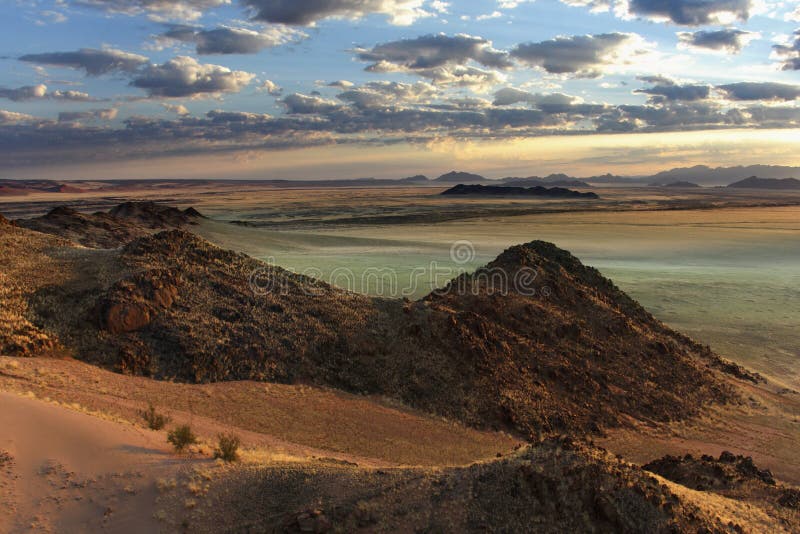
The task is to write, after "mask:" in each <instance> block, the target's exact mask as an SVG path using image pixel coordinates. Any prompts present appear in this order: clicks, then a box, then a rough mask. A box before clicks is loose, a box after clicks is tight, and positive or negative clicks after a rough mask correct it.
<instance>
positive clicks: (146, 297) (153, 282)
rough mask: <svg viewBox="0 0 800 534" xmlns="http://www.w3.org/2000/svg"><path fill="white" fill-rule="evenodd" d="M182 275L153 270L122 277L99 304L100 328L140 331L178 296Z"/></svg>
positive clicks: (119, 331)
mask: <svg viewBox="0 0 800 534" xmlns="http://www.w3.org/2000/svg"><path fill="white" fill-rule="evenodd" d="M179 285H180V277H179V276H178V275H177V274H176V273H175V272H173V271H169V270H153V271H148V272H145V273H140V274H137V275H135V276H133V277H131V278H128V279H125V280H122V281H120V282H118V283H117V284H115V285H114V287H112V288H111V289H110V290H109V292H108V294H107V295H106V296H105V297H104V298H103V299H101V301H100V302H99V304H98V311H99V316H100V327H101V328H103V329H105V330H107V331H108V332H110V333H112V334H122V333H126V332H135V331H137V330H141V329H142V328H144V327H146V326H147V325H149V324H150V322H151V321H152V319H153V317H154V316H155V315H156V314H157V313H158V312H159V311H160V310H165V309H168V308H169V307H170V306H172V305H173V304H174V303H175V301H176V300H177V299H178V296H179Z"/></svg>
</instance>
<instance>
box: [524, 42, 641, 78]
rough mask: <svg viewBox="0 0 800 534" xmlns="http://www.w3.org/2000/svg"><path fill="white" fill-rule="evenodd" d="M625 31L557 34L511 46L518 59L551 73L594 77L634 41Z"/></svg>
mask: <svg viewBox="0 0 800 534" xmlns="http://www.w3.org/2000/svg"><path fill="white" fill-rule="evenodd" d="M634 38H635V37H634V35H633V34H628V33H603V34H599V35H574V36H571V37H556V38H555V39H550V40H548V41H542V42H539V43H524V44H520V45H517V46H516V48H514V49H513V50H511V55H512V56H513V57H514V58H516V59H517V60H519V61H521V62H523V63H525V64H527V65H530V66H534V67H540V68H542V69H544V70H545V71H547V72H549V73H552V74H573V75H577V76H580V77H586V78H596V77H598V76H600V74H601V73H602V71H603V67H604V66H605V65H607V64H609V63H614V62H615V60H616V59H617V58H618V56H619V55H620V53H621V52H622V51H623V49H624V48H625V47H627V46H628V45H630V44H631V43H632V42H633V41H634Z"/></svg>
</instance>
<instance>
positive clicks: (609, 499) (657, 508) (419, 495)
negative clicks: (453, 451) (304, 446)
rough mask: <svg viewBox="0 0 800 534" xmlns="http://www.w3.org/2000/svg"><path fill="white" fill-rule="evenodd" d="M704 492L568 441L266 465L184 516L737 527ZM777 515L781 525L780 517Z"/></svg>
mask: <svg viewBox="0 0 800 534" xmlns="http://www.w3.org/2000/svg"><path fill="white" fill-rule="evenodd" d="M747 510H748V508H747V505H746V504H744V503H743V504H742V505H741V507H735V506H734V507H731V509H729V510H726V512H727V513H726V514H725V517H724V519H723V518H722V517H720V516H719V515H718V512H715V510H714V508H713V507H712V506H707V504H706V503H704V502H703V501H702V500H701V499H698V498H696V497H695V496H692V495H687V494H685V493H683V492H681V491H680V489H679V488H676V487H675V486H674V485H673V486H668V485H667V484H665V483H664V481H663V479H659V478H656V477H655V476H653V475H652V474H650V473H647V472H645V471H643V470H641V469H639V468H637V467H635V466H632V465H630V464H627V463H625V462H622V461H620V460H618V459H616V458H615V457H614V456H613V455H611V454H609V453H607V452H605V451H602V450H600V449H597V448H595V447H591V446H587V445H584V444H580V443H577V442H576V441H574V440H571V439H551V440H546V441H544V442H543V443H540V444H538V445H536V446H533V447H529V448H524V449H521V450H520V451H518V452H517V453H515V454H512V455H510V456H509V457H507V458H503V459H500V460H497V461H493V462H485V463H478V464H474V465H472V466H469V467H462V468H451V469H443V470H440V471H438V472H430V471H425V470H421V469H400V470H378V471H369V472H365V471H363V470H358V469H357V468H354V467H347V466H341V467H336V466H319V465H315V466H313V467H309V468H307V469H297V468H292V467H289V466H287V467H283V468H281V467H279V466H278V467H267V468H262V469H253V470H251V471H250V472H248V473H246V474H244V473H241V472H236V473H232V474H231V475H230V476H228V477H226V479H225V480H222V481H219V482H218V483H216V484H215V485H214V486H213V487H212V489H211V492H210V493H209V496H208V499H207V503H204V505H203V507H202V508H201V509H199V510H198V511H197V512H195V514H194V516H193V517H191V518H189V522H190V523H191V524H207V523H208V522H209V519H211V518H212V517H213V518H214V519H215V520H217V521H223V522H224V523H225V524H226V525H231V526H232V528H233V529H234V530H235V529H241V530H245V529H250V530H257V531H265V532H548V533H549V532H552V533H556V532H631V533H633V532H658V533H662V532H663V533H668V532H720V533H722V532H740V531H743V530H742V528H743V527H742V525H744V526H745V527H747V526H749V525H748V523H747V522H746V521H747V520H748V519H750V518H749V517H747ZM774 524H778V523H777V522H776V523H774Z"/></svg>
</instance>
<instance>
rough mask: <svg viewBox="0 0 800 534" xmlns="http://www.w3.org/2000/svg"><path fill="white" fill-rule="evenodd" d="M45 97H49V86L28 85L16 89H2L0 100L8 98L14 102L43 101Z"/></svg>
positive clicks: (0, 89)
mask: <svg viewBox="0 0 800 534" xmlns="http://www.w3.org/2000/svg"><path fill="white" fill-rule="evenodd" d="M45 95H47V86H46V85H44V84H39V85H26V86H24V87H18V88H16V89H9V88H6V87H0V98H7V99H9V100H13V101H14V102H21V101H23V100H35V99H41V98H44V97H45Z"/></svg>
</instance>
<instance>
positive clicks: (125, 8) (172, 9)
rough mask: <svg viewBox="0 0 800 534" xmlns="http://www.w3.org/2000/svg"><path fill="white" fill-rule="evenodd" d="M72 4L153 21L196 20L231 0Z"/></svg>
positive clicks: (127, 0)
mask: <svg viewBox="0 0 800 534" xmlns="http://www.w3.org/2000/svg"><path fill="white" fill-rule="evenodd" d="M72 1H73V2H74V3H76V4H79V5H84V6H89V7H93V8H97V9H102V10H103V11H106V12H108V13H121V14H125V15H139V14H142V13H146V14H147V15H148V16H150V18H151V19H153V20H158V21H162V20H196V19H199V18H200V17H201V16H202V15H203V12H204V11H206V10H208V9H211V8H214V7H219V6H222V5H226V4H230V3H231V0H72Z"/></svg>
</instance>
